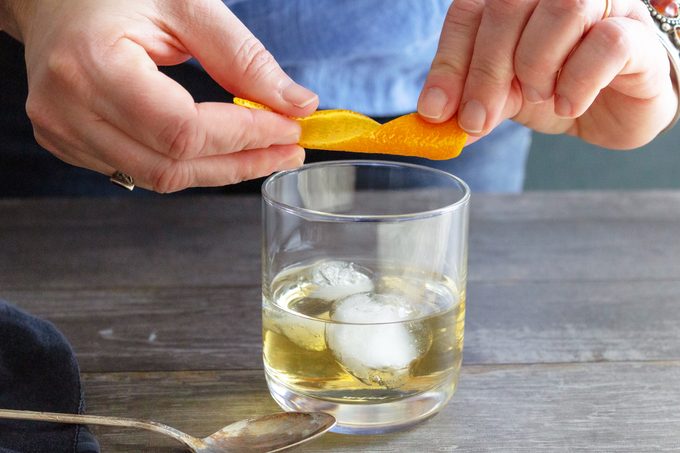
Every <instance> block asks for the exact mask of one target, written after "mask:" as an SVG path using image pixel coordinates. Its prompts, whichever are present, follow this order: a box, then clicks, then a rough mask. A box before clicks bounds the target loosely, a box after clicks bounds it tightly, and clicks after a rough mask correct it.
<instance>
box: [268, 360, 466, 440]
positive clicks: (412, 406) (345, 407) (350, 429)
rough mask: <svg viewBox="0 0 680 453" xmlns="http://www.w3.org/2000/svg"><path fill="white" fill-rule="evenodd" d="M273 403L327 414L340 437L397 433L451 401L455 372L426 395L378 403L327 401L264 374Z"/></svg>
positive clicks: (285, 408)
mask: <svg viewBox="0 0 680 453" xmlns="http://www.w3.org/2000/svg"><path fill="white" fill-rule="evenodd" d="M265 374H266V377H267V386H268V387H269V392H270V393H271V395H272V397H273V398H274V400H275V401H276V402H277V403H278V405H279V406H281V407H282V408H283V409H284V410H286V411H302V412H316V411H320V412H326V413H328V414H331V415H333V416H334V417H335V419H336V420H337V424H336V425H335V427H334V428H333V429H332V430H331V431H333V432H336V433H342V434H382V433H388V432H392V431H399V430H402V429H406V428H408V427H410V426H413V425H415V424H417V423H419V422H422V421H423V420H425V419H427V418H429V417H432V416H433V415H435V414H436V413H437V412H439V411H440V410H441V409H442V408H443V407H444V406H445V405H446V403H447V402H448V401H449V400H450V399H451V397H452V396H453V393H454V391H455V388H456V380H457V377H458V376H457V373H455V374H453V375H451V377H450V378H448V379H447V380H446V381H444V382H442V383H441V384H439V385H438V386H437V387H434V388H432V389H430V390H428V391H426V392H423V393H419V394H417V395H414V396H411V397H408V398H404V399H401V400H397V401H390V402H388V403H378V404H346V403H338V402H336V401H326V400H322V399H318V398H313V397H310V396H308V395H304V394H301V393H298V392H296V391H294V390H291V389H290V388H289V387H287V386H286V385H284V384H283V383H282V382H281V381H279V380H278V379H276V378H275V377H273V376H271V375H270V374H269V373H265Z"/></svg>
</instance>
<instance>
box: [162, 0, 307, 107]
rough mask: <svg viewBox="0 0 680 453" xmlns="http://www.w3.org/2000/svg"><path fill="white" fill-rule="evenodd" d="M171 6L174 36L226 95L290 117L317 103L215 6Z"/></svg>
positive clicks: (206, 0) (210, 0)
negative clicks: (228, 93)
mask: <svg viewBox="0 0 680 453" xmlns="http://www.w3.org/2000/svg"><path fill="white" fill-rule="evenodd" d="M168 3H170V2H168ZM171 4H172V5H173V6H172V8H173V9H174V11H170V14H169V16H170V17H169V21H170V23H169V25H170V26H171V28H172V29H173V31H174V34H175V36H177V38H179V40H180V41H181V42H182V44H183V45H184V46H185V47H186V48H187V50H188V51H189V53H191V54H192V55H193V56H194V57H196V58H197V59H198V61H200V62H201V64H202V65H203V67H204V68H205V70H206V71H207V72H208V74H210V76H211V77H212V78H213V79H214V80H215V81H216V82H217V83H219V84H220V85H221V86H222V87H223V88H225V89H226V90H227V91H229V92H230V93H232V94H234V95H237V96H239V97H244V98H247V99H252V100H254V101H257V102H260V103H262V104H264V105H267V106H269V107H271V108H272V109H274V110H275V111H277V112H280V113H283V114H286V115H290V116H299V117H301V116H307V115H309V114H311V113H312V112H314V110H316V107H317V106H318V104H319V97H318V96H317V95H316V94H315V93H313V92H312V91H310V90H308V89H307V88H304V87H302V86H301V85H298V84H297V83H295V82H294V81H293V80H292V79H291V78H290V77H289V76H288V75H287V74H286V73H285V72H284V71H283V69H281V67H280V66H279V64H278V63H277V62H276V60H275V59H274V57H273V56H272V55H271V54H270V53H269V52H268V51H267V50H266V49H265V48H264V46H263V45H262V43H261V42H260V41H259V40H258V39H257V38H256V37H255V36H253V34H252V33H251V32H250V31H249V30H248V29H247V28H246V26H245V25H243V23H242V22H241V21H240V20H239V19H238V18H237V17H236V16H235V15H234V14H233V13H232V12H231V11H230V10H229V9H228V8H227V7H226V6H224V4H223V3H222V2H221V1H220V0H196V1H190V2H186V1H178V2H172V3H171Z"/></svg>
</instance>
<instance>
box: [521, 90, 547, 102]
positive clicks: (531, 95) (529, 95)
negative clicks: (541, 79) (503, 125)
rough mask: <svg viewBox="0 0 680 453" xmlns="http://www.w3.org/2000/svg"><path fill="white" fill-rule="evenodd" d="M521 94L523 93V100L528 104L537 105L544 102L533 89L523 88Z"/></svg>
mask: <svg viewBox="0 0 680 453" xmlns="http://www.w3.org/2000/svg"><path fill="white" fill-rule="evenodd" d="M522 92H523V93H524V99H526V100H527V102H528V103H529V104H538V103H540V102H543V101H544V99H543V97H542V96H541V95H540V94H539V92H538V91H536V89H535V88H532V87H527V86H523V87H522Z"/></svg>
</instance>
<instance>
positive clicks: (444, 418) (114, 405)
mask: <svg viewBox="0 0 680 453" xmlns="http://www.w3.org/2000/svg"><path fill="white" fill-rule="evenodd" d="M471 214H472V215H471V224H470V253H469V257H470V258H469V259H470V278H469V287H468V306H467V307H468V308H467V310H468V311H467V318H466V323H467V325H466V344H465V353H464V355H465V363H464V366H463V374H462V378H461V383H460V388H459V390H458V392H457V394H456V396H455V397H454V400H453V403H452V404H450V405H449V406H448V407H447V408H446V409H445V410H444V411H443V412H442V414H440V415H438V416H437V417H435V418H433V419H432V420H430V421H428V422H426V423H424V424H422V425H419V426H418V427H416V428H414V429H412V430H409V431H406V432H402V433H398V434H392V435H388V436H368V437H365V436H362V437H347V436H339V435H328V436H324V438H323V439H321V440H320V441H317V442H315V443H313V444H310V445H308V446H306V447H303V448H301V449H300V450H299V451H309V452H323V451H338V452H350V451H351V452H354V451H366V452H383V451H405V452H406V451H408V452H410V451H434V452H448V451H454V450H455V451H465V452H486V451H499V452H534V451H540V452H563V451H564V452H567V451H568V452H578V451H597V452H648V451H649V452H652V451H654V452H665V451H680V415H679V414H680V413H679V412H678V407H680V387H679V386H678V385H677V383H678V382H680V335H678V334H677V326H678V325H680V260H678V259H677V257H678V256H680V240H679V239H678V238H679V237H680V192H629V193H627V192H609V193H608V192H595V193H590V192H589V193H533V194H532V193H529V194H522V195H519V196H496V195H484V196H482V195H474V196H473V200H472V212H471ZM0 219H1V221H0V257H2V260H0V297H2V298H5V299H8V300H10V301H12V302H14V303H16V304H17V305H18V306H20V307H22V308H24V309H26V310H28V311H30V312H32V313H34V314H37V315H39V316H41V317H44V318H46V319H49V320H51V321H53V322H54V323H55V324H56V326H57V327H58V328H59V329H60V330H61V331H62V332H64V333H65V335H66V336H67V338H68V339H69V340H70V341H71V342H72V343H73V345H74V348H75V350H76V352H77V354H78V359H79V362H80V364H81V368H82V370H83V371H84V382H85V391H86V396H87V400H88V405H89V410H88V411H89V412H90V413H97V414H102V415H121V416H131V417H142V418H150V419H155V420H158V421H163V422H166V423H168V424H170V425H173V426H176V427H178V428H180V429H185V430H186V431H187V432H189V433H192V434H197V435H207V434H209V433H211V432H212V431H214V430H216V429H218V428H219V427H221V426H223V425H224V424H226V423H227V422H229V421H233V420H236V419H240V418H245V417H248V416H253V415H259V414H264V413H268V412H271V411H275V410H278V409H277V407H276V406H275V404H274V403H273V401H272V400H271V398H270V397H269V396H268V393H267V389H266V385H265V383H264V376H263V372H262V370H261V368H262V364H261V359H260V354H261V350H260V341H261V340H260V311H259V306H260V287H259V285H260V248H259V247H260V245H259V243H260V201H259V197H253V196H238V197H153V198H150V199H125V198H117V199H100V200H95V199H63V200H59V199H51V200H50V199H47V200H0ZM97 433H98V435H99V437H100V439H101V441H102V446H103V451H105V452H114V453H116V452H132V451H134V452H139V451H149V452H175V451H180V450H177V449H176V448H175V447H174V444H173V443H172V442H171V441H164V440H162V439H161V438H159V437H157V436H155V435H153V434H148V433H140V432H130V431H125V432H124V431H118V430H113V431H112V430H108V429H98V430H97Z"/></svg>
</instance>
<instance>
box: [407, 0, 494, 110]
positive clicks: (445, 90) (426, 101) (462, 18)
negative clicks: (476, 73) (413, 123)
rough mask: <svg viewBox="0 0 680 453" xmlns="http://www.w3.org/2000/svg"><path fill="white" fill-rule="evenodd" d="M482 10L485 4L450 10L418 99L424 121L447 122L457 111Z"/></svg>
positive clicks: (460, 4) (466, 0)
mask: <svg viewBox="0 0 680 453" xmlns="http://www.w3.org/2000/svg"><path fill="white" fill-rule="evenodd" d="M483 9H484V0H456V1H455V2H454V3H453V4H452V5H451V7H450V8H449V11H448V13H447V15H446V20H445V22H444V27H443V28H442V33H441V37H440V39H439V48H438V49H437V54H436V55H435V58H434V60H433V61H432V67H431V68H430V72H429V74H428V76H427V81H426V82H425V87H424V88H423V91H422V93H421V94H420V98H419V99H418V113H419V114H420V116H422V117H423V118H424V119H425V120H427V121H431V122H434V123H440V122H443V121H447V120H449V119H450V118H451V117H452V116H453V114H454V113H455V112H456V111H457V110H458V106H459V103H460V98H461V96H462V94H463V87H464V86H465V79H466V78H467V74H468V67H469V66H470V60H471V59H472V52H473V49H474V46H475V36H476V35H477V30H478V28H479V23H480V21H481V19H482V11H483Z"/></svg>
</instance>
